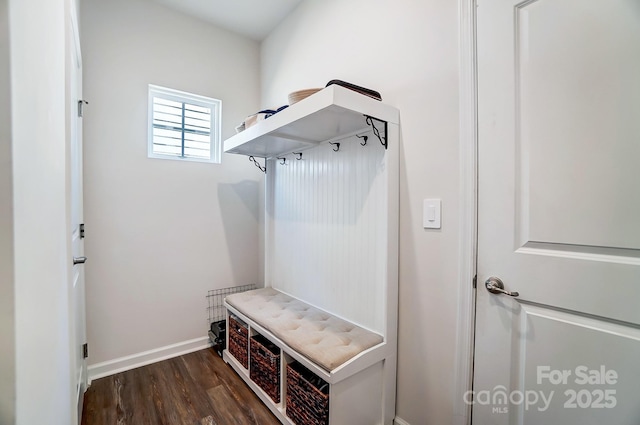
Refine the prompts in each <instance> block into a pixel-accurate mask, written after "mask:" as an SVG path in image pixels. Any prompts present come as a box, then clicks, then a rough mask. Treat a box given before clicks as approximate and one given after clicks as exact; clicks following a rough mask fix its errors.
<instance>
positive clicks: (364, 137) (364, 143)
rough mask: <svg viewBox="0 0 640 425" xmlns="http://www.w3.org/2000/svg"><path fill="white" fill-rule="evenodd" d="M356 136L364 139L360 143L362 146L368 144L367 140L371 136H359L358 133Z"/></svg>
mask: <svg viewBox="0 0 640 425" xmlns="http://www.w3.org/2000/svg"><path fill="white" fill-rule="evenodd" d="M356 137H357V138H358V139H364V142H362V143H360V146H365V145H366V144H367V140H369V136H358V135H357V134H356Z"/></svg>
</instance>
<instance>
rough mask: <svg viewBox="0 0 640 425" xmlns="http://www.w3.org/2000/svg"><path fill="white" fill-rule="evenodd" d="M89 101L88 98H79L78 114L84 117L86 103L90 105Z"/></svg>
mask: <svg viewBox="0 0 640 425" xmlns="http://www.w3.org/2000/svg"><path fill="white" fill-rule="evenodd" d="M88 104H89V102H87V101H86V100H79V101H78V116H79V117H80V118H82V116H83V114H84V110H83V109H84V105H88Z"/></svg>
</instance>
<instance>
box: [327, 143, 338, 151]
mask: <svg viewBox="0 0 640 425" xmlns="http://www.w3.org/2000/svg"><path fill="white" fill-rule="evenodd" d="M329 144H330V145H336V148H335V149H334V150H333V151H334V152H338V151H339V150H340V142H337V143H331V142H329Z"/></svg>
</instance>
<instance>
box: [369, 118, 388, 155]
mask: <svg viewBox="0 0 640 425" xmlns="http://www.w3.org/2000/svg"><path fill="white" fill-rule="evenodd" d="M365 117H366V119H365V121H366V123H367V125H369V126H371V130H372V131H373V135H374V136H376V137H377V138H378V140H380V143H381V144H382V146H384V148H385V149H387V122H386V121H382V120H379V119H377V118H374V117H372V116H369V115H365ZM374 121H377V122H378V123H379V124H383V125H382V132H381V131H380V129H379V128H378V127H376V124H375V122H374ZM365 143H366V140H365Z"/></svg>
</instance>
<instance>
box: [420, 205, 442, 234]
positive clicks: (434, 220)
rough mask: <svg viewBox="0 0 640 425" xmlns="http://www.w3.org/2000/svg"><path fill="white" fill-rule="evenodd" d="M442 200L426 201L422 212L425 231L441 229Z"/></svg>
mask: <svg viewBox="0 0 640 425" xmlns="http://www.w3.org/2000/svg"><path fill="white" fill-rule="evenodd" d="M441 205H442V201H441V200H440V199H425V200H424V205H423V211H422V225H423V227H424V228H425V229H439V228H440V227H441V226H440V222H441V220H440V216H441V212H442V211H441Z"/></svg>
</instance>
